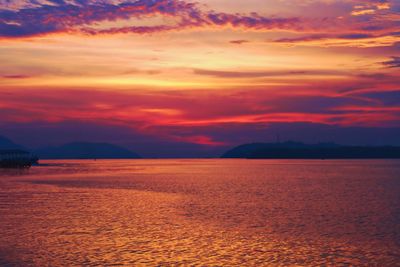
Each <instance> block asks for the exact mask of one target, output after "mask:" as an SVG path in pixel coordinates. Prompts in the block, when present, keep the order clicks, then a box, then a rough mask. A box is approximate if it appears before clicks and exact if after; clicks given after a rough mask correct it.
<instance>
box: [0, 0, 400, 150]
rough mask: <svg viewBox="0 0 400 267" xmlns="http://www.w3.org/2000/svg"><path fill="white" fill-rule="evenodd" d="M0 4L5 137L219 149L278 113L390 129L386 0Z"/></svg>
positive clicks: (399, 6) (391, 21) (391, 10)
mask: <svg viewBox="0 0 400 267" xmlns="http://www.w3.org/2000/svg"><path fill="white" fill-rule="evenodd" d="M0 8H1V10H0V44H1V46H0V62H1V65H0V73H1V76H0V94H1V98H0V125H1V126H2V127H3V129H5V131H7V129H13V130H8V131H9V132H10V133H11V132H12V131H14V130H15V129H17V128H18V127H22V126H24V127H27V128H24V129H31V130H32V131H33V130H34V129H35V127H42V128H43V125H46V127H53V126H54V127H56V125H58V126H60V125H64V124H67V123H71V122H73V123H78V124H79V123H83V124H91V125H97V126H98V127H123V128H124V129H128V131H131V133H132V136H141V138H142V139H141V140H142V141H141V142H142V143H143V142H153V141H154V140H156V141H154V142H161V143H163V142H164V143H174V142H179V143H187V144H188V145H189V146H190V145H193V144H194V145H196V144H199V145H205V146H209V147H218V146H230V145H234V144H238V143H240V142H249V141H263V140H261V139H262V138H263V135H264V133H265V132H268V127H269V126H271V125H274V124H277V123H279V124H293V123H311V124H313V125H314V124H315V125H322V126H329V127H336V128H346V127H369V128H389V127H391V128H397V127H400V97H399V93H400V91H399V90H400V88H399V84H400V83H399V82H400V78H399V77H400V75H399V67H400V50H399V48H400V46H399V44H400V32H399V29H400V2H399V1H396V0H363V1H361V0H307V1H304V0H302V1H300V0H279V1H276V0H246V1H231V0H206V1H186V0H182V1H179V0H148V1H145V0H127V1H125V0H101V1H99V0H90V1H88V0H68V1H64V0H47V1H45V0H24V1H21V0H0ZM27 125H28V126H27ZM39 125H40V126H39ZM74 125H75V124H74ZM97 126H96V127H97ZM29 127H30V128H29ZM63 127H64V126H63ZM71 127H72V128H74V127H75V126H71ZM261 128H262V129H263V131H264V132H261V131H260V130H259V129H261ZM238 129H241V130H238ZM75 130H76V129H75ZM250 131H252V132H253V133H256V132H257V134H247V135H246V134H245V133H249V132H250ZM310 131H311V130H310ZM234 132H236V137H232V135H233V133H234ZM238 132H240V134H238ZM273 134H275V133H273ZM270 135H272V134H270ZM127 136H129V135H127ZM265 136H268V134H266V135H265ZM63 138H64V137H63ZM63 138H60V140H58V142H62V141H64V140H67V139H68V138H66V139H65V138H64V139H63ZM71 138H72V137H71ZM113 138H114V137H113ZM113 138H111V137H110V138H109V139H110V140H111V141H112V140H113ZM114 139H115V140H114V141H117V139H118V140H120V138H117V137H115V138H114ZM126 139H129V138H128V137H126ZM255 139H256V140H255ZM331 139H332V141H335V137H331ZM125 141H126V140H125ZM316 141H326V140H325V139H324V140H316ZM55 142H56V141H55ZM42 143H43V142H41V141H38V142H37V145H42ZM125 143H129V142H127V141H126V142H125ZM28 145H29V144H28ZM32 145H34V144H32Z"/></svg>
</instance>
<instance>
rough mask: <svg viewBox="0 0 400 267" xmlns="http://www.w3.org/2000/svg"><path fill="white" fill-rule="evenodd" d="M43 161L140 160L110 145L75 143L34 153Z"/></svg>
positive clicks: (135, 154) (120, 148)
mask: <svg viewBox="0 0 400 267" xmlns="http://www.w3.org/2000/svg"><path fill="white" fill-rule="evenodd" d="M34 152H35V154H36V155H38V156H39V157H40V158H41V159H138V158H141V156H139V155H138V154H137V153H135V152H133V151H130V150H128V149H126V148H123V147H120V146H117V145H113V144H108V143H90V142H74V143H68V144H65V145H62V146H57V147H47V148H42V149H38V150H35V151H34Z"/></svg>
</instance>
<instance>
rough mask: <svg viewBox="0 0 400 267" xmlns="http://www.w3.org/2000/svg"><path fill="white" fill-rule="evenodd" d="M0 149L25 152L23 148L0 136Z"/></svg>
mask: <svg viewBox="0 0 400 267" xmlns="http://www.w3.org/2000/svg"><path fill="white" fill-rule="evenodd" d="M0 149H1V150H4V149H7V150H8V149H20V150H26V149H25V148H24V147H23V146H20V145H18V144H16V143H14V142H13V141H11V140H10V139H8V138H6V137H4V136H0Z"/></svg>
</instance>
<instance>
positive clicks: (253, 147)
mask: <svg viewBox="0 0 400 267" xmlns="http://www.w3.org/2000/svg"><path fill="white" fill-rule="evenodd" d="M221 157H222V158H248V159H384V158H400V147H394V146H379V147H378V146H370V147H369V146H342V145H338V144H335V143H320V144H304V143H299V142H284V143H253V144H245V145H241V146H238V147H235V148H233V149H231V150H229V151H227V152H226V153H225V154H223V155H222V156H221Z"/></svg>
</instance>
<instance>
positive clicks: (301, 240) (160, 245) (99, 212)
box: [0, 160, 400, 266]
mask: <svg viewBox="0 0 400 267" xmlns="http://www.w3.org/2000/svg"><path fill="white" fill-rule="evenodd" d="M45 163H46V164H47V165H46V166H40V167H34V168H32V169H31V170H29V171H27V172H12V171H7V172H3V171H2V172H1V175H0V218H1V220H0V231H1V235H0V265H10V266H60V265H67V266H71V265H107V266H108V265H111V264H115V265H125V266H133V265H147V266H160V265H161V266H163V265H165V266H169V265H175V264H186V265H207V266H211V265H212V266H215V265H218V266H221V265H223V266H238V265H242V266H267V265H268V266H270V265H272V266H288V265H297V266H311V265H315V266H320V265H323V264H326V265H332V266H338V265H345V264H351V265H376V266H395V265H396V264H397V263H398V262H399V260H400V249H399V243H398V242H399V237H400V232H399V228H398V225H399V214H400V213H399V211H400V205H399V204H400V203H399V202H400V199H399V197H398V196H399V195H400V180H399V177H400V164H398V163H399V162H398V161H301V160H292V161H290V160H287V161H274V160H269V161H268V160H254V161H249V160H132V161H115V160H110V161H102V160H99V161H48V162H45Z"/></svg>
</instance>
